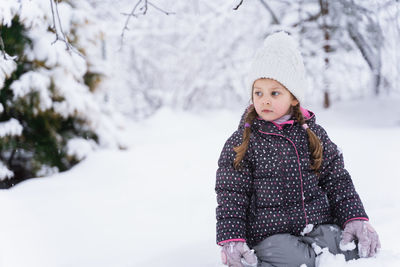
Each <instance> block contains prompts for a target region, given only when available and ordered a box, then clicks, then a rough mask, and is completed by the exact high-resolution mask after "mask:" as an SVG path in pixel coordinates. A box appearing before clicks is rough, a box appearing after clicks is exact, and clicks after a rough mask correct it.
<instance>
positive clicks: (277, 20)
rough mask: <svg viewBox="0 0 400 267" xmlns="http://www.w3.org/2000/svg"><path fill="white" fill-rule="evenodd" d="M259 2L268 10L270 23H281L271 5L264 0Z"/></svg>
mask: <svg viewBox="0 0 400 267" xmlns="http://www.w3.org/2000/svg"><path fill="white" fill-rule="evenodd" d="M260 2H261V4H262V5H263V6H264V7H265V8H266V9H267V10H268V11H269V13H270V14H271V16H272V23H273V24H281V23H280V21H279V19H278V17H277V16H276V15H275V13H274V11H273V10H272V9H271V7H270V6H269V5H268V4H267V3H266V2H265V1H264V0H260Z"/></svg>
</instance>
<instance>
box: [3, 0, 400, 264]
mask: <svg viewBox="0 0 400 267" xmlns="http://www.w3.org/2000/svg"><path fill="white" fill-rule="evenodd" d="M22 2H24V1H22ZM65 2H66V3H69V2H72V3H73V2H74V1H72V0H71V1H65ZM134 2H135V1H134ZM138 2H141V1H138ZM228 2H229V1H228ZM228 2H226V1H225V0H224V1H222V0H218V1H198V0H190V1H189V0H188V1H172V0H166V1H157V3H156V1H154V2H153V3H155V4H157V6H159V7H162V8H163V9H164V10H166V11H168V12H175V14H170V15H165V14H164V13H163V12H160V11H159V10H157V9H156V8H154V7H152V6H149V9H148V12H147V14H145V15H139V16H137V17H131V19H130V21H129V23H128V28H129V30H126V31H123V28H124V25H125V23H126V22H127V16H126V15H124V14H126V13H130V12H131V11H132V9H133V7H134V3H132V1H116V2H115V1H113V2H112V4H110V1H107V0H90V1H88V2H87V3H86V2H79V1H75V3H80V4H77V5H76V6H75V7H76V8H75V9H72V8H67V7H66V5H64V9H62V7H63V6H62V5H60V8H61V11H63V12H61V17H62V18H64V20H65V21H64V22H62V23H64V24H65V25H70V26H71V28H67V27H64V29H65V30H66V31H69V30H70V29H73V27H74V25H75V26H76V23H77V22H79V23H83V24H82V25H85V26H79V27H78V28H79V29H80V31H78V32H77V33H76V34H77V35H78V36H80V37H87V38H83V40H82V41H81V42H80V43H79V44H80V46H83V47H84V48H85V47H86V48H87V50H88V51H87V53H88V55H87V57H86V63H87V66H85V64H84V62H83V61H82V59H81V58H80V57H79V56H77V55H76V54H72V56H70V57H71V58H73V59H74V60H75V61H72V62H75V63H74V64H75V65H68V64H72V63H71V62H70V61H68V60H71V59H68V57H69V56H68V54H67V53H66V52H65V51H64V48H63V47H64V46H63V43H60V42H58V43H56V45H55V47H56V48H54V51H56V52H54V51H53V50H52V46H51V42H53V41H54V36H53V35H52V34H51V33H49V32H47V33H46V34H45V35H43V34H38V32H37V31H36V32H33V33H31V35H32V36H33V37H35V38H36V39H35V40H36V41H37V42H36V50H35V51H29V53H30V55H36V56H39V55H41V56H42V57H46V55H47V56H48V54H46V51H47V52H48V53H49V55H51V57H48V58H47V60H49V61H51V62H52V63H51V64H50V63H49V64H50V65H55V66H56V68H53V71H51V73H52V75H56V74H57V75H58V76H56V77H59V79H61V78H60V77H63V76H62V75H61V74H60V73H58V72H56V71H55V70H54V69H57V68H59V69H60V68H61V69H64V70H70V71H71V72H72V71H75V72H78V73H77V74H76V76H77V77H78V78H77V79H78V80H79V79H80V78H79V77H80V75H81V72H82V71H83V70H85V69H86V68H87V69H89V70H91V71H93V72H99V73H102V74H103V75H105V79H103V80H102V82H101V83H100V84H99V85H98V90H99V92H98V93H97V95H96V97H93V96H91V95H90V94H89V93H88V91H89V90H88V89H87V88H85V87H82V86H81V85H77V88H78V89H79V90H81V91H84V92H85V94H82V95H81V94H77V95H75V96H74V97H71V101H70V102H71V103H72V104H76V103H80V102H79V101H78V102H76V101H75V100H82V99H84V100H85V101H86V103H89V104H88V106H89V108H88V107H85V105H81V106H79V108H80V111H81V112H82V113H84V115H85V117H87V118H89V119H90V120H92V121H95V122H97V123H94V124H93V125H92V126H91V127H92V128H95V129H96V130H97V131H98V132H99V133H100V136H101V140H102V142H101V143H102V144H101V146H99V147H96V146H95V145H94V144H92V142H89V144H88V143H85V141H84V140H83V141H82V140H80V141H81V142H75V143H74V144H73V145H72V147H73V149H72V150H73V152H71V153H72V154H75V155H78V157H79V158H80V159H82V161H81V162H80V163H79V164H77V165H75V166H74V167H73V168H72V169H70V170H68V171H66V172H61V173H54V174H51V173H50V175H47V176H46V177H37V178H34V179H29V180H26V181H24V182H21V183H19V184H17V185H16V186H14V187H12V188H10V189H8V190H1V191H0V207H1V212H2V213H1V216H2V217H1V219H0V267H26V266H30V267H31V266H32V267H36V266H37V267H39V266H40V267H54V266H57V267H58V266H77V267H83V266H85V267H86V266H99V267H109V266H110V267H111V266H112V267H139V266H152V267H161V266H163V267H164V266H174V267H187V266H191V267H200V266H201V267H204V266H223V265H221V261H220V248H219V247H218V246H217V245H216V244H215V235H216V234H215V230H216V227H215V226H216V219H215V208H216V205H217V203H216V194H215V192H214V186H215V172H216V169H217V160H218V158H219V155H220V152H221V150H222V147H223V144H224V143H225V141H226V140H227V138H228V137H229V136H230V135H231V134H232V132H233V131H234V130H235V129H236V128H237V125H238V123H239V119H240V117H241V115H242V113H243V111H244V109H245V107H246V106H247V104H248V90H247V89H246V88H243V86H244V75H245V70H246V68H247V66H248V63H249V59H250V58H251V56H252V53H253V52H254V49H255V48H256V47H258V46H259V44H260V42H261V41H262V39H263V38H264V36H265V34H266V33H268V32H270V31H271V30H272V29H275V28H274V27H275V26H276V25H275V26H271V24H272V23H271V21H273V20H272V18H271V17H272V14H271V13H269V12H266V9H265V6H264V5H263V4H261V3H263V2H266V1H244V3H243V4H242V6H240V8H239V9H238V10H237V11H235V12H233V11H232V8H233V7H234V6H236V5H237V4H238V2H239V1H237V2H235V1H232V2H230V3H228ZM293 2H294V3H296V4H293V5H290V4H285V3H288V1H269V2H268V3H270V4H271V6H270V7H272V9H273V10H274V11H275V12H276V14H275V15H277V18H279V19H280V23H282V24H283V25H291V24H293V23H295V22H296V20H297V19H298V16H299V17H302V16H303V17H304V16H306V15H307V14H311V13H313V12H314V11H315V5H314V6H312V5H310V6H307V5H306V4H304V5H303V6H300V5H298V3H303V1H293ZM311 2H313V1H309V3H311ZM316 2H318V1H316ZM345 2H346V1H337V3H345ZM353 2H355V3H361V2H360V1H353ZM395 2H396V1H382V2H379V3H378V2H377V1H370V2H369V4H368V5H371V9H373V10H376V13H374V16H373V17H374V18H375V20H374V22H375V23H376V24H374V25H375V26H376V25H378V24H379V25H380V27H381V28H382V29H383V33H384V37H385V41H384V43H383V44H381V47H380V49H379V51H380V52H379V53H380V54H377V52H373V51H370V53H369V54H368V55H369V56H371V57H372V58H373V59H374V60H372V61H371V62H372V63H371V64H372V65H371V66H372V67H370V66H369V65H368V63H367V62H366V60H364V58H363V56H362V55H361V54H360V52H359V51H358V50H357V49H355V46H354V44H353V45H349V40H350V38H349V36H347V35H342V36H340V37H343V38H337V37H336V39H335V40H333V41H332V42H331V43H330V44H331V45H332V46H333V47H336V50H335V52H334V53H332V54H331V55H330V60H331V62H332V67H331V68H330V69H329V70H325V69H324V67H325V66H324V64H323V62H324V61H323V56H321V55H322V54H323V49H322V45H323V43H322V41H321V40H320V37H316V36H323V35H322V34H321V32H318V29H317V28H313V26H312V25H308V24H307V25H306V24H305V25H304V29H307V31H306V33H305V34H304V36H303V37H302V38H301V44H302V51H303V53H304V55H305V63H306V65H307V66H306V67H307V70H308V73H309V83H310V88H309V90H308V92H307V101H306V102H305V103H304V105H303V106H304V107H305V108H308V109H310V110H311V111H313V112H315V113H316V118H317V123H319V124H321V125H322V126H323V127H324V128H325V129H326V130H327V132H328V134H329V136H330V137H331V139H332V140H333V141H334V142H335V143H336V144H338V145H339V146H340V147H341V148H342V150H343V153H344V159H345V164H346V168H347V169H348V170H349V172H350V174H351V175H352V178H353V182H354V184H355V186H356V189H357V191H358V193H359V194H360V196H361V199H362V201H363V203H364V206H365V208H366V211H367V213H368V215H369V217H370V222H371V224H372V225H373V226H374V228H375V229H376V230H377V232H378V234H379V235H380V239H381V243H382V250H381V251H380V253H379V254H378V255H377V256H376V257H375V258H371V259H362V260H357V261H351V262H347V263H346V262H344V260H343V259H342V258H341V257H340V256H336V257H335V256H333V255H330V254H326V253H325V254H323V255H322V256H321V257H320V258H319V260H318V265H319V267H338V266H339V267H340V266H344V267H347V266H358V267H361V266H367V267H370V266H371V267H372V266H374V267H375V266H382V267H383V266H390V267H392V266H393V267H394V266H400V249H399V240H400V233H399V230H398V225H399V221H400V194H399V193H398V189H399V187H400V169H399V167H398V164H399V159H400V105H399V103H400V76H399V75H398V73H399V71H400V69H399V68H400V67H399V66H400V63H399V62H400V53H399V52H398V42H399V39H400V38H399V37H400V34H399V32H400V31H399V30H400V27H399V25H400V20H399V17H400V16H399V14H400V12H399V11H400V8H399V5H400V4H399V3H397V4H393V3H395ZM11 3H12V4H11ZM18 3H20V2H19V1H18ZM18 3H17V2H13V1H5V2H2V3H1V4H0V20H1V21H2V23H4V21H6V20H7V21H9V22H10V21H11V17H10V16H11V15H10V14H15V13H16V12H18ZM24 3H27V4H25V9H23V10H25V13H23V14H24V16H25V18H26V19H25V20H24V23H26V24H32V25H36V26H37V27H39V26H40V27H39V28H40V29H42V30H47V29H48V25H50V24H51V12H49V10H48V8H50V7H49V4H48V1H47V0H35V1H28V2H24ZM88 3H90V5H89V4H88ZM7 5H8V6H13V8H12V9H11V10H12V12H10V13H7V10H8V9H7V8H5V7H8V6H7ZM285 5H286V6H285ZM364 5H365V4H364ZM38 7H40V8H38ZM300 7H302V8H303V9H299V8H300ZM29 8H30V9H29ZM333 8H336V10H339V11H340V10H341V8H343V7H339V6H336V7H333ZM299 10H300V11H301V12H300V11H299ZM334 10H335V9H333V12H334ZM360 10H362V9H361V8H360ZM27 11H30V12H27ZM46 14H47V15H46ZM298 14H300V15H298ZM6 15H8V16H6ZM89 15H90V16H89ZM358 15H359V14H358ZM46 16H47V17H46ZM36 17H37V18H36ZM44 18H47V19H44ZM66 18H70V19H71V21H69V22H68V21H67V20H68V19H66ZM335 18H336V19H337V20H338V21H335V23H336V22H337V23H338V25H346V24H348V23H356V22H357V23H358V22H360V23H361V22H362V21H363V20H362V19H361V17H357V16H356V15H355V13H354V14H353V13H352V14H351V15H349V16H347V17H345V16H339V15H336V16H335ZM362 18H363V19H365V17H362ZM39 19H42V20H43V21H45V24H40V23H37V24H35V23H34V22H35V21H37V20H39ZM86 19H89V21H90V22H95V23H93V24H91V23H87V21H86ZM367 21H368V20H367ZM46 23H47V24H46ZM79 23H78V24H79ZM369 23H370V21H369ZM79 25H80V24H79ZM366 25H367V23H366ZM368 25H369V27H367V26H365V25H361V26H360V25H359V27H358V28H359V29H360V31H361V34H362V36H364V37H365V41H366V44H371V46H369V47H368V49H372V48H373V47H376V46H375V45H378V44H376V43H375V40H379V38H378V37H379V34H376V35H373V36H370V35H369V34H370V33H371V32H369V30H368V29H371V27H372V26H371V24H368ZM343 27H344V26H343ZM71 31H72V32H74V31H73V30H71ZM100 32H101V33H100ZM122 32H124V38H123V39H121V33H122ZM372 32H373V33H377V32H376V31H372ZM294 33H295V34H298V32H297V31H294ZM337 34H339V33H337ZM43 36H45V37H43ZM98 36H101V42H100V41H99V39H96V38H97V37H98ZM93 40H98V41H99V42H98V43H96V42H94V41H93ZM39 41H40V42H39ZM368 49H367V50H368ZM368 51H369V50H368ZM60 55H61V56H60ZM70 55H71V54H70ZM11 56H12V55H11ZM32 57H33V56H32ZM378 58H379V60H377V59H378ZM0 64H1V67H2V69H1V70H2V71H0V82H3V81H2V80H3V79H4V77H3V76H8V75H9V74H10V73H11V72H12V70H13V69H15V66H14V65H13V63H12V61H4V60H3V59H2V57H0ZM379 66H380V67H379ZM47 67H48V66H47ZM371 68H372V69H371ZM374 69H375V70H377V69H379V71H380V73H381V74H382V79H383V80H384V82H382V84H381V85H380V87H379V90H380V91H379V94H376V92H375V90H376V88H375V87H374V86H373V84H374V77H373V75H371V73H373V72H374ZM39 73H40V74H43V73H44V72H39ZM322 74H324V75H322ZM50 76H51V75H49V77H50ZM68 77H69V76H64V77H63V79H64V78H65V79H67V78H68ZM46 79H48V78H46V77H45V76H43V77H42V79H39V81H46ZM34 80H35V81H38V79H34ZM59 81H60V82H59V83H60V84H59V86H60V88H63V87H65V88H67V87H68V86H67V85H71V83H70V82H65V83H62V81H63V80H59ZM22 84H24V85H26V84H29V82H27V81H25V82H24V83H22ZM43 84H45V82H43V83H41V84H40V86H43ZM0 85H1V86H3V84H0ZM17 85H18V84H17ZM40 86H38V87H40ZM18 88H22V89H23V88H25V87H18ZM71 88H72V87H70V88H69V89H65V90H64V91H65V93H66V95H68V94H72V93H71V92H73V90H72V89H71ZM22 89H21V90H22ZM21 90H20V91H21ZM26 90H29V88H28V87H26ZM79 90H78V91H79ZM324 90H328V92H329V95H330V99H331V107H330V108H329V109H324V108H322V102H323V95H324V92H325V91H324ZM22 91H23V90H22ZM22 91H21V92H22ZM41 92H43V94H44V95H46V92H47V91H46V90H44V91H43V90H42V91H41ZM82 96H84V98H82ZM103 99H107V102H105V101H103ZM45 103H48V102H45ZM105 103H107V105H106V104H105ZM49 105H50V104H49ZM50 106H51V105H50ZM0 108H2V106H1V107H0ZM0 111H1V112H2V110H1V109H0ZM100 113H101V114H102V115H101V116H100ZM97 115H98V116H97ZM14 122H15V121H13V120H10V123H14ZM1 125H2V126H4V125H3V124H1ZM17 125H18V127H14V126H15V125H14V126H13V127H3V128H4V129H7V131H11V130H12V131H14V132H15V131H16V132H18V133H20V132H21V131H22V130H21V128H20V127H21V126H19V124H17ZM3 128H2V127H0V134H1V135H0V137H3V136H5V135H6V134H5V133H6V132H7V131H3ZM14 134H15V133H14ZM78 141H79V140H78ZM121 144H123V147H126V149H125V150H121V149H118V147H119V146H121ZM0 167H2V166H0ZM48 174H49V172H48Z"/></svg>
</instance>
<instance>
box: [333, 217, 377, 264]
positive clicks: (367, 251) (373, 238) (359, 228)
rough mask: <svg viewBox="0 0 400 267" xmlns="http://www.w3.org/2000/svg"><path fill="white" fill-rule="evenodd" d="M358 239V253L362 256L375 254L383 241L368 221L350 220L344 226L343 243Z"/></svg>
mask: <svg viewBox="0 0 400 267" xmlns="http://www.w3.org/2000/svg"><path fill="white" fill-rule="evenodd" d="M355 239H357V240H358V254H359V256H360V257H361V258H367V257H372V256H374V255H375V254H376V253H377V252H378V250H379V249H380V248H381V242H380V241H379V236H378V234H377V232H376V231H375V230H374V228H372V226H371V225H370V224H369V222H367V221H361V220H354V221H350V222H348V223H347V224H346V226H345V227H344V230H343V233H342V240H341V244H342V245H347V244H348V243H350V242H351V241H353V240H355Z"/></svg>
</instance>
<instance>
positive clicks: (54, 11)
mask: <svg viewBox="0 0 400 267" xmlns="http://www.w3.org/2000/svg"><path fill="white" fill-rule="evenodd" d="M53 1H54V3H55V7H54V5H53ZM58 1H59V0H50V7H51V15H52V17H53V30H54V33H55V34H56V39H55V40H54V41H53V42H52V43H51V44H54V43H56V42H57V41H61V42H63V43H65V47H66V50H67V51H72V52H74V53H76V54H78V55H79V56H81V57H82V58H84V55H82V54H81V53H80V52H79V51H78V50H77V49H76V48H75V47H73V46H72V45H71V44H70V43H69V41H68V39H67V37H66V35H65V33H64V30H63V28H62V24H61V19H60V13H58ZM56 17H57V21H58V27H59V29H58V28H57V21H56ZM59 32H60V33H61V34H62V37H61V36H60V35H59Z"/></svg>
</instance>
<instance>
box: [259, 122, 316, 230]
mask: <svg viewBox="0 0 400 267" xmlns="http://www.w3.org/2000/svg"><path fill="white" fill-rule="evenodd" d="M258 131H259V132H260V133H263V134H268V135H276V136H280V137H283V138H286V139H287V140H288V141H289V142H290V143H291V144H292V145H293V147H294V150H295V151H296V155H297V163H298V164H299V172H300V188H301V202H302V204H303V211H304V216H305V218H306V225H307V224H308V219H307V213H306V209H305V207H304V192H303V178H302V177H301V176H302V175H301V165H300V157H299V153H298V152H297V148H296V145H295V144H294V143H293V141H292V140H290V139H289V138H287V137H285V136H283V135H281V134H274V133H266V132H263V131H261V130H258Z"/></svg>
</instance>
